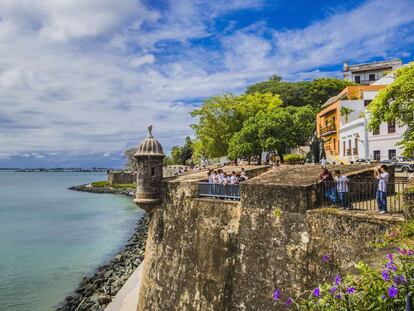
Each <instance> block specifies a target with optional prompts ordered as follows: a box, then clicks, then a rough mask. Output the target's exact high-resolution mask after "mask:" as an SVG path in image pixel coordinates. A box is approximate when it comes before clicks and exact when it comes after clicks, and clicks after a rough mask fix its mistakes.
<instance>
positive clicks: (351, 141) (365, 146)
mask: <svg viewBox="0 0 414 311" xmlns="http://www.w3.org/2000/svg"><path fill="white" fill-rule="evenodd" d="M393 80H394V76H393V75H392V74H390V75H387V76H385V77H383V78H381V79H379V80H378V81H376V82H375V83H373V84H371V85H370V86H361V87H360V88H359V91H360V93H359V94H358V96H355V93H354V96H353V97H352V99H339V100H337V104H336V105H335V106H332V105H329V101H328V102H327V104H328V107H335V109H336V111H337V112H336V113H337V115H338V113H339V119H338V120H339V122H338V128H337V129H336V140H337V141H338V146H336V147H337V153H333V154H332V153H331V152H329V153H328V151H327V156H328V158H329V156H330V155H331V158H330V160H331V161H334V158H336V159H337V160H338V161H341V162H348V163H350V162H354V161H357V160H358V159H368V160H375V161H383V160H389V159H391V158H393V157H395V156H400V155H401V154H402V152H403V150H402V148H400V146H399V145H398V144H399V142H401V140H402V135H403V133H404V132H405V130H406V129H407V127H406V126H402V127H401V126H398V125H397V124H395V122H389V123H387V122H383V123H382V124H381V125H380V126H379V128H378V129H375V130H374V131H370V130H369V129H368V124H369V120H370V114H369V112H368V110H367V107H368V105H369V104H370V103H371V102H372V100H373V99H374V98H375V96H377V94H378V92H379V91H380V90H381V89H383V88H385V87H386V86H387V85H388V84H390V83H392V81H393ZM349 88H352V87H348V90H346V89H345V90H344V91H345V93H347V94H348V95H349V94H350V92H349ZM344 91H342V92H341V93H340V94H343V93H344ZM341 98H345V97H344V96H341ZM348 98H351V97H350V96H348ZM328 107H327V108H328ZM342 108H347V110H348V111H347V112H348V113H347V114H344V113H342V114H341V109H342ZM321 138H322V139H324V136H323V135H321Z"/></svg>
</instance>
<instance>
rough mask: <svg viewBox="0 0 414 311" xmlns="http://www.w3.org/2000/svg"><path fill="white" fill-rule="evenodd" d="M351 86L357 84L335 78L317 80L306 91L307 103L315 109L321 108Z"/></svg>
mask: <svg viewBox="0 0 414 311" xmlns="http://www.w3.org/2000/svg"><path fill="white" fill-rule="evenodd" d="M349 85H356V84H355V83H353V82H351V81H347V80H340V79H335V78H319V79H315V80H313V81H312V82H311V84H310V85H309V88H308V89H307V91H306V93H307V94H306V96H307V102H310V104H311V105H312V106H313V107H316V108H320V107H321V106H322V105H323V104H324V103H325V102H326V101H327V100H328V99H329V98H331V97H333V96H336V95H338V93H340V92H341V91H342V90H343V89H344V88H346V87H347V86H349Z"/></svg>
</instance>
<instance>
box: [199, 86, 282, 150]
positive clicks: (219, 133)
mask: <svg viewBox="0 0 414 311" xmlns="http://www.w3.org/2000/svg"><path fill="white" fill-rule="evenodd" d="M281 104H282V101H281V100H280V97H279V95H273V94H270V93H265V94H261V93H251V94H243V95H240V96H234V95H228V94H226V95H222V96H217V97H212V98H210V99H207V100H206V101H205V102H204V103H203V105H202V106H201V107H200V108H198V109H195V110H193V111H192V113H191V115H192V116H193V117H197V118H198V123H197V124H193V125H191V127H192V128H193V129H194V130H195V133H196V136H197V139H198V140H199V141H200V143H201V146H202V149H203V152H204V154H205V156H206V157H208V158H218V157H221V156H225V155H227V153H228V148H229V143H230V140H231V138H232V137H233V135H234V134H235V133H237V132H238V131H240V130H241V129H242V127H243V123H244V122H245V121H246V120H248V119H249V118H251V117H253V116H255V115H256V114H257V112H259V111H268V110H272V109H275V108H276V107H279V106H280V105H281Z"/></svg>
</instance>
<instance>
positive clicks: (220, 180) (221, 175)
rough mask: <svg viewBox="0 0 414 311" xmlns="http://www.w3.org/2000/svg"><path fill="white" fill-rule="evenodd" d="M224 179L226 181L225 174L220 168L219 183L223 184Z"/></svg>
mask: <svg viewBox="0 0 414 311" xmlns="http://www.w3.org/2000/svg"><path fill="white" fill-rule="evenodd" d="M223 181H224V174H223V170H222V169H221V168H220V169H218V170H217V183H218V184H222V183H223Z"/></svg>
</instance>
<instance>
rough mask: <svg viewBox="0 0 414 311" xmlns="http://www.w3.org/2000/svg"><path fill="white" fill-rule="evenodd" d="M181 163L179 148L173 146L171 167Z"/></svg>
mask: <svg viewBox="0 0 414 311" xmlns="http://www.w3.org/2000/svg"><path fill="white" fill-rule="evenodd" d="M180 161H181V147H180V146H174V147H172V149H171V165H175V164H180Z"/></svg>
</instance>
